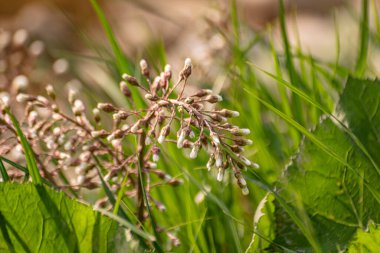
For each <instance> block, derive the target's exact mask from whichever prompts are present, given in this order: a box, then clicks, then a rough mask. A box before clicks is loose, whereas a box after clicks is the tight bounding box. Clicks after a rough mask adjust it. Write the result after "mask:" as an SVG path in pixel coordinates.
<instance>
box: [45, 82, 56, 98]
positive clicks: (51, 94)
mask: <svg viewBox="0 0 380 253" xmlns="http://www.w3.org/2000/svg"><path fill="white" fill-rule="evenodd" d="M45 89H46V93H47V95H48V96H49V97H50V98H51V99H53V100H54V99H55V91H54V88H53V85H51V84H48V85H47V86H46V88H45Z"/></svg>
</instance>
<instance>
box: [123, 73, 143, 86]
mask: <svg viewBox="0 0 380 253" xmlns="http://www.w3.org/2000/svg"><path fill="white" fill-rule="evenodd" d="M122 78H123V79H124V80H126V81H127V82H128V83H129V84H130V85H132V86H140V84H139V82H138V81H137V79H136V77H134V76H130V75H128V74H123V76H122Z"/></svg>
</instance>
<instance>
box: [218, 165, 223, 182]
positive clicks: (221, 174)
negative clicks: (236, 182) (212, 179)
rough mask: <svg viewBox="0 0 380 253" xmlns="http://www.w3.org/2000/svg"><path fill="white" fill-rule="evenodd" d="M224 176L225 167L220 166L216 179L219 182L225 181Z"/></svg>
mask: <svg viewBox="0 0 380 253" xmlns="http://www.w3.org/2000/svg"><path fill="white" fill-rule="evenodd" d="M223 176H224V169H223V168H219V169H218V175H217V176H216V180H218V181H219V182H222V181H223Z"/></svg>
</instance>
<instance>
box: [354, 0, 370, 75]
mask: <svg viewBox="0 0 380 253" xmlns="http://www.w3.org/2000/svg"><path fill="white" fill-rule="evenodd" d="M368 45H369V15H368V0H363V1H362V17H361V21H360V48H359V55H358V59H357V62H356V68H355V72H356V74H357V75H358V76H359V77H361V76H363V75H364V73H365V70H366V68H367V58H368Z"/></svg>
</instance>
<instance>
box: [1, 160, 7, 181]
mask: <svg viewBox="0 0 380 253" xmlns="http://www.w3.org/2000/svg"><path fill="white" fill-rule="evenodd" d="M0 173H1V176H2V178H3V182H8V181H9V176H8V173H7V169H6V168H5V166H4V163H3V161H2V160H1V158H0Z"/></svg>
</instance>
